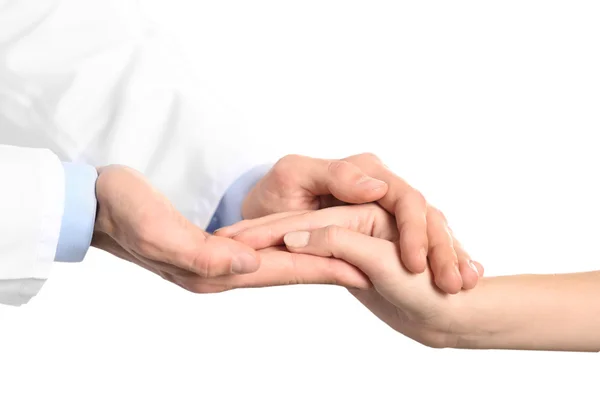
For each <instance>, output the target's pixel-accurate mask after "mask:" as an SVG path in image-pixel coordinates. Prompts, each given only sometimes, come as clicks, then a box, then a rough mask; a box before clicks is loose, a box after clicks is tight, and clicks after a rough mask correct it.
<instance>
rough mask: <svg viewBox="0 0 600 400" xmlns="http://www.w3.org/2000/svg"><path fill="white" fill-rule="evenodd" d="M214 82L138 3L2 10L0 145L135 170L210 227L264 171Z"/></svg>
mask: <svg viewBox="0 0 600 400" xmlns="http://www.w3.org/2000/svg"><path fill="white" fill-rule="evenodd" d="M187 50H189V51H193V50H194V49H187ZM205 80H206V81H205ZM208 82H210V77H199V76H198V75H197V74H196V69H195V68H194V66H193V65H191V64H190V62H189V60H188V57H187V56H185V55H184V54H183V53H182V52H180V50H179V46H178V42H177V40H176V39H174V38H172V37H171V35H170V34H168V32H166V31H164V30H163V29H161V28H160V27H159V26H157V25H156V24H154V23H153V22H152V21H149V20H147V19H146V18H145V17H144V15H143V13H142V12H141V10H140V7H139V4H138V1H136V0H102V1H99V0H23V1H9V2H8V3H7V4H4V3H3V2H2V1H1V0H0V143H4V144H11V145H15V146H26V147H41V148H48V149H51V150H52V151H53V152H54V153H55V154H57V155H58V156H59V157H60V158H61V160H63V161H76V162H82V163H86V164H90V165H94V166H102V165H107V164H125V165H128V166H130V167H132V168H135V169H137V170H139V171H140V172H142V173H143V174H144V175H145V176H146V177H147V178H148V179H149V181H150V182H151V183H152V185H153V186H154V187H156V188H157V189H158V190H160V191H161V192H162V193H164V194H165V195H166V196H167V197H168V198H169V200H171V202H172V203H173V204H174V206H175V207H176V208H177V209H178V210H179V211H180V212H181V213H182V214H183V215H185V216H186V217H187V218H188V219H189V220H190V221H192V222H193V223H194V224H196V225H198V226H202V227H204V226H206V225H208V223H209V222H210V218H211V216H212V215H214V212H215V210H216V208H217V206H218V204H219V201H220V200H221V198H222V196H223V193H225V191H226V189H227V187H229V186H230V185H231V183H232V182H233V181H235V179H236V178H237V177H239V176H240V174H241V173H242V172H243V171H246V170H248V169H249V168H251V167H252V166H253V165H256V164H257V161H258V163H260V162H262V161H263V159H262V157H261V159H260V160H257V159H252V158H253V157H254V155H256V154H258V152H256V151H255V150H254V149H253V147H254V146H256V144H255V141H254V139H253V138H252V137H251V135H247V134H244V132H243V130H241V129H239V127H240V122H242V121H241V120H240V119H239V118H238V113H237V112H236V111H235V110H234V109H232V108H231V107H229V106H228V105H227V104H225V103H224V102H223V101H222V100H221V99H220V98H219V96H218V95H217V94H215V93H213V92H212V90H210V86H211V85H210V84H209V83H208Z"/></svg>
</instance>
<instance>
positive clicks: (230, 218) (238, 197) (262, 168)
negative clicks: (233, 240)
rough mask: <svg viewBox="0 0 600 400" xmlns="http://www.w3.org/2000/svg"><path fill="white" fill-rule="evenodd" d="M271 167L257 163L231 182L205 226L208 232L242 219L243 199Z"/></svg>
mask: <svg viewBox="0 0 600 400" xmlns="http://www.w3.org/2000/svg"><path fill="white" fill-rule="evenodd" d="M271 167H272V165H271V164H265V165H258V166H256V167H254V168H252V169H250V170H249V171H247V172H246V173H245V174H243V175H242V176H240V177H239V178H238V179H237V180H236V181H235V182H233V184H232V185H231V186H230V187H229V188H228V189H227V191H226V192H225V195H224V196H223V197H222V198H221V201H220V202H219V205H218V206H217V211H215V214H214V216H213V217H212V219H211V221H210V224H209V225H208V228H206V231H207V232H208V233H213V232H214V231H216V230H217V229H220V228H222V227H224V226H229V225H233V224H235V223H236V222H240V221H241V220H242V219H243V218H242V204H243V203H244V199H245V198H246V196H247V195H248V193H250V191H251V190H252V188H253V187H254V186H255V185H256V184H257V183H258V181H260V180H261V179H262V177H263V176H265V174H266V173H267V172H269V170H270V169H271Z"/></svg>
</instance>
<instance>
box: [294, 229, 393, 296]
mask: <svg viewBox="0 0 600 400" xmlns="http://www.w3.org/2000/svg"><path fill="white" fill-rule="evenodd" d="M283 241H284V243H285V245H286V247H287V248H288V250H289V251H290V252H293V253H302V254H311V255H315V256H321V257H334V258H337V259H340V260H343V261H346V262H348V263H350V264H352V265H354V266H356V267H357V268H359V269H360V270H361V271H362V272H363V273H365V274H366V275H367V276H368V277H369V279H370V280H371V281H372V282H373V284H375V285H377V282H386V281H388V282H389V281H393V280H395V279H396V278H397V275H398V271H400V270H401V268H402V266H401V265H399V262H398V260H399V259H400V257H399V254H397V248H396V247H395V245H394V243H391V242H389V241H387V240H383V239H377V238H373V237H371V236H367V235H363V234H361V233H357V232H354V231H351V230H349V229H345V228H341V227H339V226H335V225H330V226H327V227H325V228H321V229H316V230H314V231H311V232H308V231H299V232H290V233H288V234H286V235H285V236H284V238H283ZM391 253H394V254H391ZM395 264H398V265H397V266H395Z"/></svg>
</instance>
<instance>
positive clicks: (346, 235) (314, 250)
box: [236, 204, 483, 347]
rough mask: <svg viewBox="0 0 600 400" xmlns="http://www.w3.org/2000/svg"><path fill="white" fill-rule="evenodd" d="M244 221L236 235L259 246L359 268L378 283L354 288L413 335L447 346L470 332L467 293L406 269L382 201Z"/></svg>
mask: <svg viewBox="0 0 600 400" xmlns="http://www.w3.org/2000/svg"><path fill="white" fill-rule="evenodd" d="M242 224H243V225H244V230H243V231H242V232H241V233H239V234H238V235H237V236H236V240H239V241H241V242H243V243H246V244H248V245H250V246H252V247H254V248H256V249H261V248H268V247H270V246H277V245H281V244H283V243H285V245H286V246H287V248H288V250H289V251H290V252H292V253H294V254H297V255H300V254H301V255H314V256H320V257H332V258H331V259H332V260H334V259H337V260H343V261H346V262H348V263H350V264H352V265H354V266H356V267H358V268H359V269H360V270H361V271H362V272H363V273H364V274H366V275H367V277H368V278H369V280H370V281H371V282H372V283H373V287H372V288H369V289H367V290H364V289H363V290H361V289H350V292H351V293H352V294H353V295H354V296H356V298H357V299H358V300H360V301H361V302H362V303H363V304H364V305H365V306H366V307H368V308H369V309H370V310H371V311H372V312H373V313H374V314H375V315H377V316H378V317H379V318H380V319H382V320H383V321H384V322H386V323H387V324H388V325H390V326H391V327H392V328H394V329H395V330H397V331H398V332H401V333H403V334H404V335H406V336H408V337H411V338H413V339H415V340H417V341H419V342H421V343H423V344H426V345H429V346H432V347H447V346H456V345H457V343H456V341H457V340H458V338H459V337H461V335H462V334H463V333H465V332H466V328H464V327H462V326H461V324H460V321H461V319H460V318H459V317H460V315H459V311H460V307H459V304H458V303H459V302H460V299H462V297H460V296H459V297H455V296H450V295H448V294H445V293H443V292H441V291H440V290H439V289H438V288H436V287H435V286H434V285H433V284H432V275H431V272H430V271H429V270H426V271H425V272H424V273H422V274H412V273H410V272H409V271H407V270H406V269H405V268H404V266H403V265H402V264H401V262H400V254H399V252H400V250H399V248H398V244H397V239H398V236H399V232H398V229H397V226H396V222H395V220H394V218H393V217H392V216H391V215H390V214H388V213H387V212H386V211H385V210H383V209H382V208H381V207H379V206H377V205H374V204H368V205H360V206H342V207H333V208H329V209H325V210H320V211H313V212H290V213H282V214H276V215H271V216H267V217H263V218H260V219H257V220H253V221H245V222H243V223H242ZM299 266H302V265H299ZM303 267H304V268H306V269H310V267H311V265H309V264H306V265H304V266H303ZM470 268H471V269H472V271H473V273H474V274H476V275H480V274H482V273H483V268H482V267H481V265H479V264H478V263H471V267H470Z"/></svg>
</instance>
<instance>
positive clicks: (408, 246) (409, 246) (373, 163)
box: [345, 153, 429, 273]
mask: <svg viewBox="0 0 600 400" xmlns="http://www.w3.org/2000/svg"><path fill="white" fill-rule="evenodd" d="M345 160H346V161H349V162H351V163H353V164H355V165H357V166H358V167H359V168H360V169H361V170H362V171H364V172H365V173H366V174H369V176H372V177H374V178H376V179H380V180H382V181H384V182H386V183H387V184H388V191H387V193H386V195H385V196H383V197H382V198H381V199H380V200H379V201H378V203H379V204H380V205H381V206H382V207H383V208H384V209H385V210H387V211H388V212H390V213H392V214H394V215H395V217H396V222H397V226H398V231H399V232H400V242H399V244H400V250H401V251H400V252H401V257H402V262H403V264H404V265H405V266H406V268H407V269H408V270H409V271H412V272H415V273H420V272H423V271H425V270H426V268H427V254H428V250H429V244H428V235H427V202H426V201H425V198H424V197H423V195H422V194H421V193H420V192H419V191H418V190H416V189H414V188H413V187H412V186H410V185H409V184H408V183H407V182H406V181H405V180H404V179H402V178H401V177H399V176H398V175H396V174H394V173H393V172H392V171H390V170H389V169H388V168H387V167H386V166H385V165H384V164H383V163H382V162H381V161H380V160H379V158H377V156H375V155H373V154H369V153H365V154H359V155H355V156H351V157H348V158H345Z"/></svg>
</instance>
